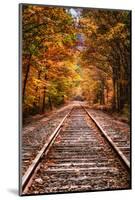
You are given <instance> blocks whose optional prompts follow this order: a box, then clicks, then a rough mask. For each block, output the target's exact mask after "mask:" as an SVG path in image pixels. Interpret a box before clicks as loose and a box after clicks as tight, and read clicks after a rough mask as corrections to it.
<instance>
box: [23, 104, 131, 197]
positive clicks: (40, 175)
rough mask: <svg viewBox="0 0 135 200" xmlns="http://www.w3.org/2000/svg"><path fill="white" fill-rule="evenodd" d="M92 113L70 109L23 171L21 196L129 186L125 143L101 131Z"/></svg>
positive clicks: (125, 141)
mask: <svg viewBox="0 0 135 200" xmlns="http://www.w3.org/2000/svg"><path fill="white" fill-rule="evenodd" d="M93 112H94V111H92V115H91V114H90V112H89V110H88V109H87V108H85V107H83V106H81V105H77V106H73V108H72V109H70V111H69V113H68V114H66V116H65V117H64V118H63V119H62V120H61V122H60V124H59V126H58V127H57V128H56V130H55V131H54V132H53V133H52V134H51V136H50V138H49V139H48V141H47V143H46V144H44V146H43V147H42V149H41V150H40V151H39V152H38V154H37V156H36V158H35V159H34V160H33V162H32V163H31V165H30V166H29V168H28V169H27V170H26V172H25V174H24V176H23V179H22V194H24V195H25V194H40V193H57V192H70V191H92V190H108V189H128V188H130V187H131V180H130V178H131V177H130V144H129V140H124V139H123V137H122V135H117V134H114V133H113V132H112V135H110V134H108V133H107V130H105V131H104V130H103V129H102V127H101V126H100V125H99V124H98V122H97V121H96V116H94V113H93ZM102 124H103V122H102ZM126 139H127V138H126Z"/></svg>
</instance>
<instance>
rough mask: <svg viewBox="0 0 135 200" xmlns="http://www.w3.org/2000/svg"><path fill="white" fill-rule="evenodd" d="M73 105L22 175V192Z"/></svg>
mask: <svg viewBox="0 0 135 200" xmlns="http://www.w3.org/2000/svg"><path fill="white" fill-rule="evenodd" d="M73 107H74V106H73ZM73 107H72V108H71V110H70V111H69V112H68V114H67V115H66V116H65V117H64V118H63V119H62V120H61V122H60V124H59V125H58V126H57V128H56V129H55V131H54V132H53V133H52V134H51V136H50V137H49V138H48V140H47V142H46V143H45V144H44V146H43V147H42V149H41V150H40V151H39V153H38V154H37V156H36V157H35V159H34V160H33V161H32V163H31V165H30V166H29V168H28V169H27V171H26V172H25V174H24V176H23V177H22V184H21V187H22V193H23V191H24V190H25V188H26V186H27V184H28V182H29V180H30V179H31V177H32V175H33V172H34V171H35V170H36V168H37V166H38V165H39V163H40V160H41V158H42V157H43V155H44V154H45V155H47V153H48V151H49V149H50V147H51V146H52V144H53V143H54V141H55V139H56V137H57V136H58V134H59V132H60V130H61V128H62V126H63V123H64V121H65V120H66V119H67V117H68V116H69V115H70V113H71V111H72V110H73Z"/></svg>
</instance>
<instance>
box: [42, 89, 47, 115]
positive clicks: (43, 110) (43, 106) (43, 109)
mask: <svg viewBox="0 0 135 200" xmlns="http://www.w3.org/2000/svg"><path fill="white" fill-rule="evenodd" d="M45 97H46V87H44V93H43V104H42V113H44V112H45Z"/></svg>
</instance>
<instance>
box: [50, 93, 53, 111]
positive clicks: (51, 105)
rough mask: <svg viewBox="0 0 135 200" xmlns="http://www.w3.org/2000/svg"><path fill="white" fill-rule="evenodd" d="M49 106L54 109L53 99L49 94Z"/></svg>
mask: <svg viewBox="0 0 135 200" xmlns="http://www.w3.org/2000/svg"><path fill="white" fill-rule="evenodd" d="M49 106H50V110H52V109H53V106H52V100H51V97H50V95H49Z"/></svg>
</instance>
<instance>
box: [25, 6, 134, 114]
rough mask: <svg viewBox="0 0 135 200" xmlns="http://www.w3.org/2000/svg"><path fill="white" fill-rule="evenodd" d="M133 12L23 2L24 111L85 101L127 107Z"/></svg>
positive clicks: (32, 111) (125, 110) (116, 108)
mask: <svg viewBox="0 0 135 200" xmlns="http://www.w3.org/2000/svg"><path fill="white" fill-rule="evenodd" d="M130 26H131V12H130V11H122V10H100V9H83V8H72V9H71V8H62V7H60V8H59V7H48V6H39V5H36V6H35V5H23V6H22V103H23V114H24V116H27V115H29V114H37V113H44V112H45V111H47V110H49V109H50V110H52V109H53V108H54V107H57V106H59V105H61V104H64V103H65V102H67V101H70V100H74V99H79V98H80V99H81V100H82V99H83V100H87V101H88V103H89V104H90V105H103V106H106V107H109V108H110V109H112V110H114V111H117V112H129V110H130V96H131V95H130V93H131V82H130V81H131V80H130V77H131V47H130V46H131V44H130V43H131V40H130V38H131V35H130V34H131V31H130V30H131V27H130Z"/></svg>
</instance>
